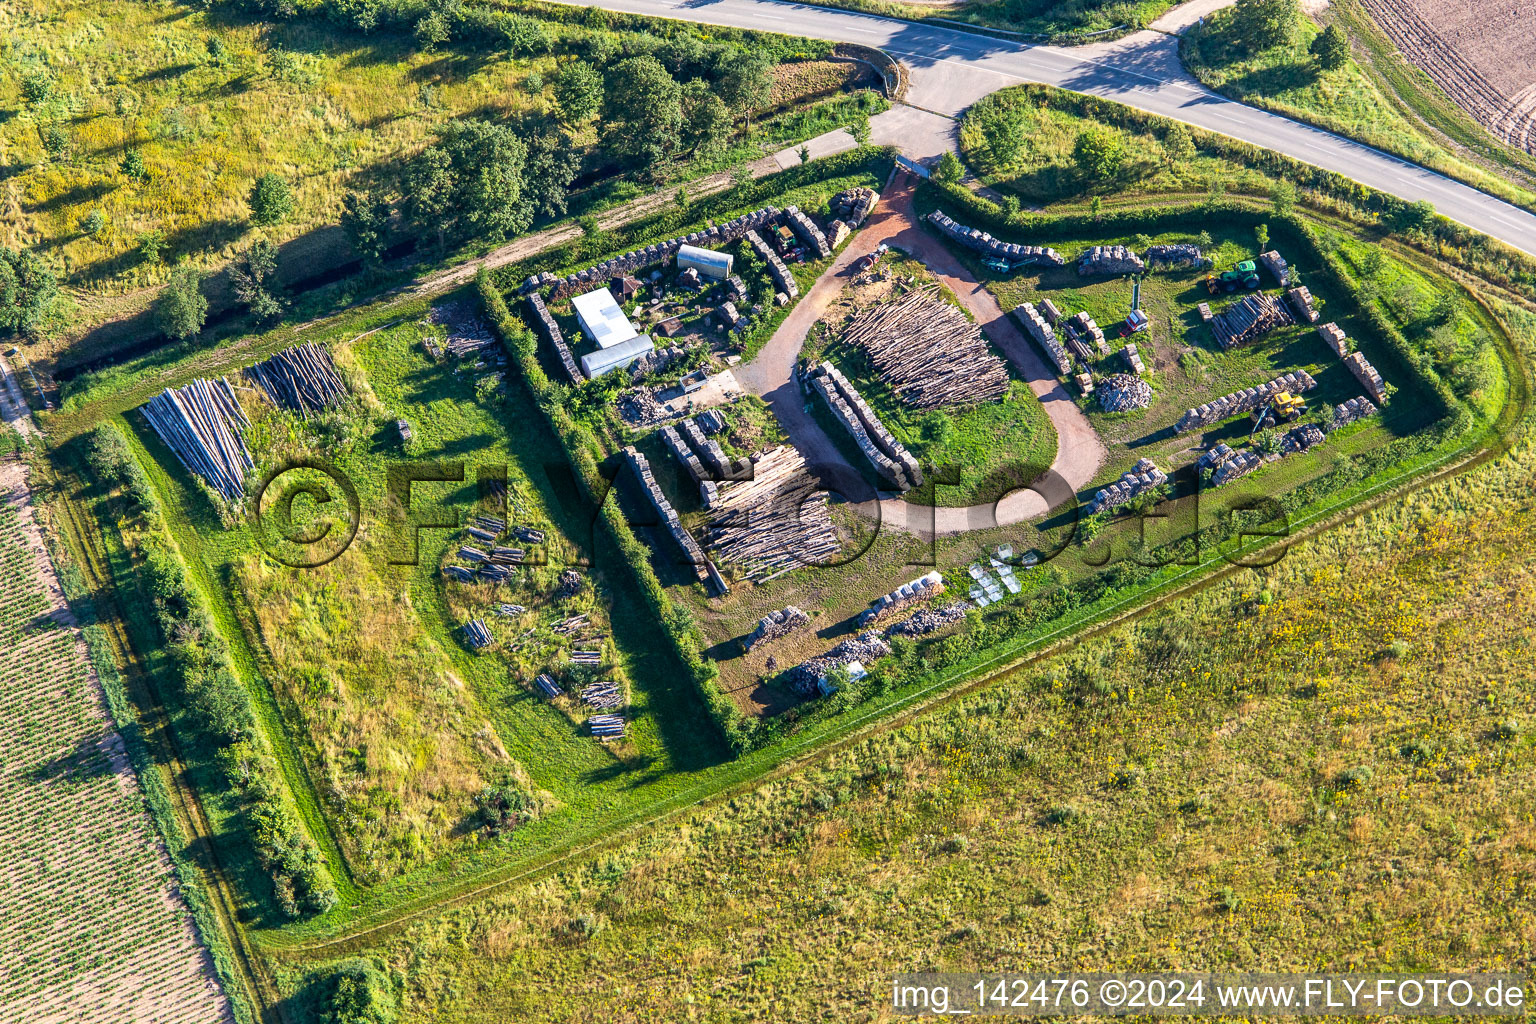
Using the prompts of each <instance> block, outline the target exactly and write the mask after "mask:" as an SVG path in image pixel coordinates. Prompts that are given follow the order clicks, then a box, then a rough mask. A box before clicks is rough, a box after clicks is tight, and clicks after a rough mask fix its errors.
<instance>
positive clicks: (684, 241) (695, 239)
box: [521, 206, 780, 302]
mask: <svg viewBox="0 0 1536 1024" xmlns="http://www.w3.org/2000/svg"><path fill="white" fill-rule="evenodd" d="M779 215H780V212H779V210H778V208H777V207H773V206H765V207H763V208H762V209H760V210H753V211H752V212H751V213H744V214H742V215H741V216H740V217H737V218H736V219H735V220H732V221H729V222H728V223H725V224H716V225H712V226H710V227H709V228H707V229H705V230H703V231H695V232H693V233H692V234H690V235H686V236H683V237H680V238H669V239H667V240H666V241H665V242H657V243H655V244H654V245H648V246H646V247H645V248H644V249H637V250H634V251H632V252H627V253H625V254H624V255H622V256H615V257H613V258H612V259H607V260H604V261H603V262H601V263H598V264H596V265H594V266H591V267H588V268H587V269H586V270H579V271H577V272H576V273H574V274H568V275H566V276H565V277H556V276H555V275H554V274H551V273H549V272H547V271H546V272H545V273H542V274H535V275H533V276H532V277H530V278H528V280H526V281H524V282H523V285H522V288H521V291H522V292H524V293H525V294H526V293H529V292H535V291H541V290H543V289H545V288H550V287H553V289H554V291H552V292H550V293H549V298H550V300H551V301H554V302H558V301H559V300H561V299H563V298H566V297H567V296H569V295H572V294H575V293H578V292H585V291H590V290H591V289H592V288H595V287H597V286H599V285H602V284H606V283H607V282H608V281H610V280H611V279H613V278H615V277H626V276H628V275H631V274H634V273H635V272H636V271H638V270H640V269H642V268H643V267H648V266H651V265H652V264H656V263H665V262H666V261H667V260H670V259H671V258H672V257H673V256H675V255H676V254H677V250H678V249H680V248H682V247H683V246H685V245H694V246H699V247H701V248H705V249H709V248H718V247H720V246H722V245H729V244H730V243H732V242H734V241H736V240H737V239H738V238H742V237H744V236H745V235H746V234H747V233H748V232H751V231H755V230H756V229H757V228H760V227H762V226H763V225H765V224H767V223H769V222H770V221H773V220H775V219H777V218H778V217H779ZM754 248H755V246H754Z"/></svg>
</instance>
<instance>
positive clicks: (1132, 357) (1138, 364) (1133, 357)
mask: <svg viewBox="0 0 1536 1024" xmlns="http://www.w3.org/2000/svg"><path fill="white" fill-rule="evenodd" d="M1120 355H1121V357H1122V358H1123V359H1124V360H1125V365H1126V366H1127V367H1129V368H1130V371H1131V372H1132V373H1134V374H1136V375H1137V376H1138V377H1139V376H1141V375H1142V374H1143V373H1146V372H1147V367H1146V365H1145V364H1144V363H1142V361H1141V352H1140V351H1138V350H1137V348H1136V345H1135V343H1134V342H1133V343H1131V344H1129V345H1127V346H1125V348H1123V349H1121V350H1120Z"/></svg>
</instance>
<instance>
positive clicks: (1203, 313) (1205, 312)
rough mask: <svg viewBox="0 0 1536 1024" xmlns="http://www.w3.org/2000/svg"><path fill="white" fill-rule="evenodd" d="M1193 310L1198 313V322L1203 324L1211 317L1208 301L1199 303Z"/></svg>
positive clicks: (1208, 321) (1209, 320)
mask: <svg viewBox="0 0 1536 1024" xmlns="http://www.w3.org/2000/svg"><path fill="white" fill-rule="evenodd" d="M1195 311H1196V312H1198V313H1199V314H1200V322H1201V323H1203V324H1208V323H1210V322H1211V320H1212V319H1213V317H1212V315H1211V304H1210V303H1209V302H1202V303H1200V304H1199V305H1197V306H1196V307H1195Z"/></svg>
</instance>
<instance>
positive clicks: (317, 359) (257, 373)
mask: <svg viewBox="0 0 1536 1024" xmlns="http://www.w3.org/2000/svg"><path fill="white" fill-rule="evenodd" d="M245 376H246V378H247V379H248V380H250V381H252V382H254V383H255V384H257V385H259V386H260V387H261V390H263V391H265V392H266V393H267V397H268V398H270V399H271V400H272V404H273V405H280V406H282V407H283V408H284V409H293V410H295V411H297V412H301V413H303V414H304V415H305V416H308V415H309V414H310V413H315V412H320V411H321V410H322V409H326V408H328V407H330V406H332V405H335V404H336V403H337V402H339V401H340V400H341V399H342V398H343V397H345V396H346V393H347V386H346V385H345V384H344V383H342V380H341V374H339V373H337V372H336V363H335V362H334V361H332V359H331V352H330V349H328V348H326V347H325V346H323V345H316V344H315V343H314V342H307V343H305V344H303V345H295V346H294V347H293V348H289V349H284V350H283V351H281V352H279V353H277V354H276V355H275V356H273V357H272V358H271V359H268V360H266V361H264V362H260V363H257V364H256V365H255V366H247V367H246V368H245Z"/></svg>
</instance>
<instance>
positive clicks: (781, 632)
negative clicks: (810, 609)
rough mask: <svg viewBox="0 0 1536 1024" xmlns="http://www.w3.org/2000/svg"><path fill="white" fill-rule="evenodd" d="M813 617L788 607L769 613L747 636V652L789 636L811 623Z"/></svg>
mask: <svg viewBox="0 0 1536 1024" xmlns="http://www.w3.org/2000/svg"><path fill="white" fill-rule="evenodd" d="M810 621H811V617H810V616H809V615H807V614H805V612H803V611H801V610H800V609H799V608H796V607H795V606H794V605H788V606H786V607H784V608H780V609H779V610H778V611H776V612H769V613H768V614H767V615H764V616H763V617H762V618H760V619H758V620H757V628H756V629H754V630H753V631H752V632H751V633H749V634H747V639H746V642H745V646H746V648H747V650H749V651H750V650H751V649H752V648H754V647H756V646H758V645H759V644H766V643H769V642H770V641H773V640H777V639H778V638H779V637H781V636H788V635H789V634H791V633H793V632H794V631H795V630H797V629H800V628H801V627H803V626H806V625H808V624H809V623H810Z"/></svg>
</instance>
